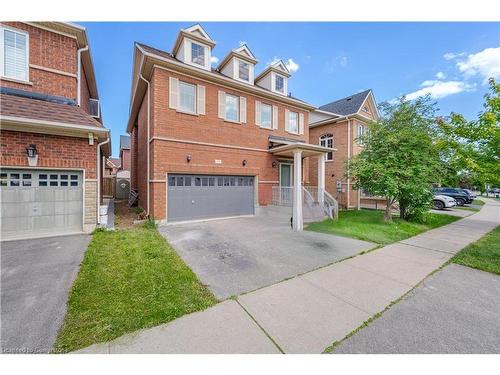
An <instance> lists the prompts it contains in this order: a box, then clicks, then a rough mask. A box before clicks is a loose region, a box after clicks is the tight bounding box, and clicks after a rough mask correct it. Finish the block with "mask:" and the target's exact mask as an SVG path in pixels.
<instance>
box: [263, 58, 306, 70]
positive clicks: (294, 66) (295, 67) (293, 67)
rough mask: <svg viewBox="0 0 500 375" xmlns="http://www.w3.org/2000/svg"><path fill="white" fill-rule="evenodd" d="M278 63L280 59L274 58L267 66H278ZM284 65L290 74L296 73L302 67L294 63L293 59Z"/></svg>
mask: <svg viewBox="0 0 500 375" xmlns="http://www.w3.org/2000/svg"><path fill="white" fill-rule="evenodd" d="M278 61H280V59H279V58H277V57H276V56H274V57H273V59H272V60H271V61H270V62H268V63H267V65H273V64H276V63H277V62H278ZM284 63H285V66H286V68H287V69H288V70H289V72H290V73H295V72H296V71H297V70H299V68H300V65H299V64H297V63H296V62H295V61H293V59H292V58H291V57H290V58H289V59H288V60H286V61H284Z"/></svg>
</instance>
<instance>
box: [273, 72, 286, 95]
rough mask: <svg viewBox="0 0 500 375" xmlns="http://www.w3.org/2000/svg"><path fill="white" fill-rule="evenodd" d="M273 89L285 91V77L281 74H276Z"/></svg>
mask: <svg viewBox="0 0 500 375" xmlns="http://www.w3.org/2000/svg"><path fill="white" fill-rule="evenodd" d="M275 90H276V91H278V92H284V91H285V79H284V78H283V77H282V76H278V75H277V76H276V79H275Z"/></svg>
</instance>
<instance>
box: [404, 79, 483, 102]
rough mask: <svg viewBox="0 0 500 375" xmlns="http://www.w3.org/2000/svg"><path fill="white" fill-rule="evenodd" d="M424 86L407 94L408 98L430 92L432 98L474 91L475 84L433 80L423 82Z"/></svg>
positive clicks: (414, 97) (412, 98)
mask: <svg viewBox="0 0 500 375" xmlns="http://www.w3.org/2000/svg"><path fill="white" fill-rule="evenodd" d="M421 86H422V88H421V89H419V90H417V91H413V92H411V93H409V94H407V95H406V100H414V99H416V98H418V97H420V96H424V95H427V94H430V96H431V98H432V99H442V98H445V97H447V96H449V95H453V94H458V93H461V92H466V91H473V90H474V88H475V86H474V85H471V84H469V83H467V82H461V81H433V80H427V81H424V82H422V84H421Z"/></svg>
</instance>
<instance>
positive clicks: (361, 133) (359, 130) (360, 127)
mask: <svg viewBox="0 0 500 375" xmlns="http://www.w3.org/2000/svg"><path fill="white" fill-rule="evenodd" d="M365 131H366V129H365V125H364V124H358V126H357V127H356V140H357V142H358V144H359V145H361V146H362V145H363V144H364V143H363V141H362V140H361V137H363V136H364V135H365Z"/></svg>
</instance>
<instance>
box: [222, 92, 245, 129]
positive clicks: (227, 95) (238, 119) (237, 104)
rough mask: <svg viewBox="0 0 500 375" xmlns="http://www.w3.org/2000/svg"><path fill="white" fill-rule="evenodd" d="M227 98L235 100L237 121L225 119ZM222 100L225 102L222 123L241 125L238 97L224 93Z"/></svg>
mask: <svg viewBox="0 0 500 375" xmlns="http://www.w3.org/2000/svg"><path fill="white" fill-rule="evenodd" d="M228 97H233V98H236V110H237V111H236V112H237V117H238V118H237V119H236V120H233V119H230V118H227V108H228V106H227V98H228ZM224 100H225V103H224V110H225V112H224V121H227V122H234V123H235V124H241V113H240V109H241V108H240V97H239V96H238V95H233V94H229V93H227V92H226V93H225V95H224Z"/></svg>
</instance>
